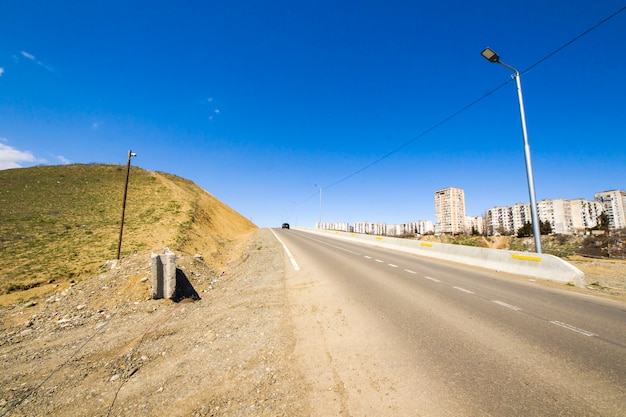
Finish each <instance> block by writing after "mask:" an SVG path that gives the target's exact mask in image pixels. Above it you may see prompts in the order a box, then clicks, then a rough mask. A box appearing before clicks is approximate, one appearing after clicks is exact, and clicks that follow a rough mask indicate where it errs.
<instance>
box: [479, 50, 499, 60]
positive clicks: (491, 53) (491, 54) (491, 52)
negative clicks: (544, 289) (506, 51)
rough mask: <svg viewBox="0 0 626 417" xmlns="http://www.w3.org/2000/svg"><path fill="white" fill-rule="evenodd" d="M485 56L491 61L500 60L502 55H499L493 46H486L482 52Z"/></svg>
mask: <svg viewBox="0 0 626 417" xmlns="http://www.w3.org/2000/svg"><path fill="white" fill-rule="evenodd" d="M480 54H481V55H482V56H483V57H485V59H486V60H487V61H489V62H496V63H498V62H500V57H499V56H498V54H496V53H495V51H494V50H493V49H491V48H485V49H483V51H482V52H481V53H480Z"/></svg>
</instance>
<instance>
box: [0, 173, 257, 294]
mask: <svg viewBox="0 0 626 417" xmlns="http://www.w3.org/2000/svg"><path fill="white" fill-rule="evenodd" d="M125 179H126V166H121V165H96V164H93V165H65V166H45V167H34V168H20V169H10V170H4V171H0V248H1V249H2V254H3V256H2V257H0V271H1V272H0V305H3V304H6V300H3V298H4V297H3V294H10V293H16V292H22V291H24V290H28V289H33V288H39V289H41V290H45V289H46V288H47V287H48V286H50V284H62V283H65V282H68V281H70V280H75V281H78V280H81V279H84V278H86V277H89V276H92V275H93V274H95V273H97V272H98V270H99V268H100V267H101V266H102V265H103V264H104V263H105V262H106V260H108V259H114V258H115V256H116V253H117V245H118V238H119V227H120V218H121V209H122V197H123V192H124V182H125ZM255 229H256V226H255V225H254V224H252V223H251V222H250V221H248V220H247V219H245V218H243V217H242V216H241V215H239V214H238V213H236V212H235V211H234V210H232V209H231V208H229V207H227V206H226V205H224V204H223V203H221V202H220V201H218V200H217V199H216V198H214V197H213V196H212V195H210V194H209V193H207V192H206V191H204V190H202V189H201V188H199V187H198V186H196V185H195V184H194V183H193V182H191V181H189V180H185V179H183V178H180V177H176V176H174V175H170V174H165V173H161V172H149V171H145V170H143V169H140V168H137V167H132V168H131V172H130V181H129V188H128V196H127V203H126V215H125V222H124V235H123V244H122V252H121V256H125V255H128V254H130V253H135V252H141V251H148V252H149V251H152V250H156V249H160V248H164V247H169V248H171V249H173V250H177V251H182V252H186V253H192V252H193V253H201V254H202V255H203V256H204V257H205V258H206V259H207V261H208V262H209V263H211V264H214V265H216V266H219V265H220V264H223V263H225V262H227V261H228V259H229V256H230V253H231V251H232V250H233V247H234V245H236V244H237V243H238V242H239V241H240V240H241V237H242V236H245V235H248V234H249V233H250V232H252V231H253V230H255ZM30 292H32V290H31V291H30ZM38 292H39V291H38ZM27 294H28V292H27V293H25V294H24V295H27Z"/></svg>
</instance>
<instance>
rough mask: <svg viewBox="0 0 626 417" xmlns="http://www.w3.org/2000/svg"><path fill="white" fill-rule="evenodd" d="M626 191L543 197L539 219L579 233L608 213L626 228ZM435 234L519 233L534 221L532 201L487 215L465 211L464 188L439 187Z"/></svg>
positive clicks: (613, 222)
mask: <svg viewBox="0 0 626 417" xmlns="http://www.w3.org/2000/svg"><path fill="white" fill-rule="evenodd" d="M625 208H626V191H621V190H611V191H603V192H600V193H596V194H594V200H591V201H590V200H586V199H584V198H578V199H574V200H565V199H562V198H560V199H556V200H541V201H540V202H538V203H537V217H539V221H541V222H548V223H550V226H552V232H553V233H557V234H577V233H582V232H584V231H585V230H589V229H591V228H594V227H596V226H597V225H598V219H599V217H600V215H601V214H603V213H604V214H606V216H607V218H608V221H609V225H608V226H609V228H611V229H624V228H626V210H625ZM435 217H436V222H435V234H461V233H466V234H470V233H479V234H483V233H486V234H487V235H498V234H515V233H517V231H518V230H519V229H520V228H521V227H523V226H524V224H525V223H530V222H531V221H532V216H531V211H530V204H521V203H517V204H513V205H512V206H501V207H493V208H490V209H488V210H487V211H486V212H485V215H484V216H467V215H466V214H465V196H464V192H463V189H461V188H454V187H449V188H444V189H443V190H438V191H435Z"/></svg>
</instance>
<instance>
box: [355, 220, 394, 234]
mask: <svg viewBox="0 0 626 417" xmlns="http://www.w3.org/2000/svg"><path fill="white" fill-rule="evenodd" d="M354 233H363V234H367V235H377V236H383V235H385V234H387V225H386V224H385V223H369V222H355V223H354Z"/></svg>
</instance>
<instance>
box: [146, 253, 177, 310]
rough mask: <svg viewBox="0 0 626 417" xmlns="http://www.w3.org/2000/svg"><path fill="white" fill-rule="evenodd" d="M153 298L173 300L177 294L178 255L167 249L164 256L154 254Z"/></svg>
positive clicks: (152, 262)
mask: <svg viewBox="0 0 626 417" xmlns="http://www.w3.org/2000/svg"><path fill="white" fill-rule="evenodd" d="M150 261H151V267H152V298H153V299H155V300H156V299H159V298H170V299H171V298H172V297H173V296H174V293H175V292H176V254H175V253H174V252H171V251H170V250H169V249H165V250H164V251H163V253H162V254H156V253H153V254H152V256H151V257H150Z"/></svg>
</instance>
